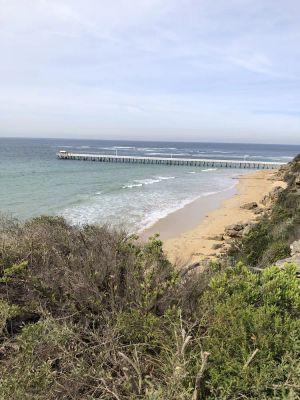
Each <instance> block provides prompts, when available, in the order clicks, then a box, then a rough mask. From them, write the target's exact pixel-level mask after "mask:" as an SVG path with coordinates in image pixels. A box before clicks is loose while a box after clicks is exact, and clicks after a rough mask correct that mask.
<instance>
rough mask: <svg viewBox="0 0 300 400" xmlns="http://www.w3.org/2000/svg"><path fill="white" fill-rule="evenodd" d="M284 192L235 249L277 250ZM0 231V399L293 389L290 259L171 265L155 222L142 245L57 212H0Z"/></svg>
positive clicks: (284, 222)
mask: <svg viewBox="0 0 300 400" xmlns="http://www.w3.org/2000/svg"><path fill="white" fill-rule="evenodd" d="M289 179H293V177H291V176H290V177H289ZM291 185H293V183H291ZM290 187H292V186H290ZM291 193H292V192H291V191H289V190H287V191H286V192H284V194H283V197H282V198H281V199H280V200H279V202H278V204H276V206H275V207H274V210H273V211H272V214H271V217H270V221H268V220H267V219H265V220H264V222H263V223H260V224H259V226H258V227H257V228H256V229H255V230H254V231H253V232H251V235H253V237H252V236H250V235H249V238H248V239H247V240H245V241H243V253H241V254H242V256H241V257H240V258H244V259H245V260H248V261H249V260H250V261H251V263H253V264H256V263H262V262H263V263H266V262H267V260H272V261H270V265H271V264H272V262H273V260H276V258H277V257H278V254H280V255H285V254H286V244H287V243H288V241H289V240H290V238H291V235H292V236H293V235H294V233H295V232H296V229H297V228H296V227H297V218H298V217H297V215H296V213H295V212H294V213H292V207H299V203H298V202H297V200H294V197H293V198H292V197H290V196H294V194H295V192H293V195H292V194H291ZM295 201H296V202H295ZM296 209H297V208H296ZM276 218H277V219H276ZM275 220H276V221H279V225H278V224H277V227H276V228H275V225H274V221H275ZM271 221H272V222H271ZM267 224H270V225H267ZM291 226H292V227H293V228H292V229H290V227H291ZM268 227H269V228H268ZM287 227H289V228H287ZM268 229H271V230H268ZM254 238H255V239H254ZM0 239H1V247H0V340H1V345H0V398H1V399H3V400H8V399H14V400H21V399H22V400H26V399H28V400H29V399H30V400H42V399H49V400H57V399H70V400H74V399H75V400H77V399H78V400H79V399H86V400H95V399H103V400H110V399H116V400H122V399H130V400H133V399H145V400H199V399H215V400H216V399H218V400H219V399H257V400H258V399H259V400H261V399H274V400H275V399H289V400H292V399H298V398H300V384H299V382H300V318H299V317H300V285H299V279H297V277H296V273H295V271H296V266H293V265H291V264H290V265H287V266H286V267H285V268H284V269H279V268H278V267H274V266H269V267H267V268H265V269H264V270H263V272H262V273H260V274H254V273H252V272H251V271H250V270H249V269H248V268H247V267H246V266H245V265H246V264H244V263H242V262H239V263H236V264H234V265H233V264H232V265H231V266H229V265H225V264H211V265H210V266H209V267H207V268H206V269H204V270H203V271H202V270H201V273H197V274H196V273H195V270H190V269H181V270H178V269H176V268H174V266H172V265H171V264H170V263H169V261H168V260H167V259H166V257H165V255H164V253H163V250H162V242H161V241H160V240H159V237H157V236H155V237H153V238H151V239H150V240H149V242H148V243H146V244H144V245H142V244H139V242H138V241H137V240H136V237H134V236H127V235H126V234H125V233H124V232H118V231H114V230H112V229H109V228H107V227H98V226H83V227H78V226H71V225H69V224H68V223H67V222H66V221H65V220H64V219H62V218H58V217H39V218H35V219H33V220H31V221H27V222H25V223H20V222H19V221H16V220H12V219H6V218H2V220H1V221H0ZM257 255H259V257H258V258H255V257H256V256H257ZM262 260H264V261H262Z"/></svg>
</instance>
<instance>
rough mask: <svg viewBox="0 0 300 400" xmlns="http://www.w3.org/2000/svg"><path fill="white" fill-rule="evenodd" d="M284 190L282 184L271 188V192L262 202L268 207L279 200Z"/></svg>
mask: <svg viewBox="0 0 300 400" xmlns="http://www.w3.org/2000/svg"><path fill="white" fill-rule="evenodd" d="M283 190H284V188H282V187H281V186H276V187H275V188H274V189H272V190H271V192H270V193H269V194H267V195H266V196H265V197H264V198H263V199H262V201H261V204H263V205H264V206H266V207H268V206H271V205H272V204H274V203H275V202H276V201H277V200H278V197H279V196H280V193H281V192H282V191H283Z"/></svg>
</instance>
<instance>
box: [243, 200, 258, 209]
mask: <svg viewBox="0 0 300 400" xmlns="http://www.w3.org/2000/svg"><path fill="white" fill-rule="evenodd" d="M257 207H258V204H257V203H256V201H252V202H251V203H246V204H244V205H243V206H241V208H242V209H243V210H250V211H251V210H255V209H256V208H257Z"/></svg>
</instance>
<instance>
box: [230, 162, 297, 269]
mask: <svg viewBox="0 0 300 400" xmlns="http://www.w3.org/2000/svg"><path fill="white" fill-rule="evenodd" d="M284 180H285V181H286V182H287V188H286V189H285V190H282V191H279V192H278V196H277V198H276V201H275V203H274V204H273V205H272V208H271V210H270V214H264V215H263V216H262V217H261V219H260V221H259V223H258V224H257V225H256V226H255V227H254V228H253V229H252V230H251V232H250V233H249V234H248V235H247V236H246V237H245V238H243V239H242V240H241V241H238V243H236V246H234V247H233V248H232V250H231V255H232V256H233V258H234V259H235V260H242V261H243V262H244V263H246V264H247V265H250V266H258V267H266V266H268V265H270V264H272V263H275V262H276V261H277V260H281V259H284V258H286V257H289V255H290V244H291V243H292V242H293V241H294V240H296V239H298V238H299V237H300V156H297V157H296V158H295V159H294V161H293V162H292V163H291V164H289V166H288V168H287V169H286V171H285V174H284Z"/></svg>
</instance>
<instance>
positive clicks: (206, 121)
mask: <svg viewBox="0 0 300 400" xmlns="http://www.w3.org/2000/svg"><path fill="white" fill-rule="evenodd" d="M299 17H300V6H299V3H298V2H297V1H296V0H295V1H294V0H287V1H286V3H285V7H284V8H283V7H282V6H280V4H279V3H278V2H274V1H271V0H265V1H264V2H261V1H259V0H226V1H225V0H220V1H218V2H211V1H208V0H202V1H201V2H199V1H198V0H139V1H138V0H131V1H130V2H128V1H127V0H101V2H99V1H97V0H85V1H83V0H59V1H58V0H27V1H26V2H24V1H22V0H9V1H8V0H0V57H1V63H0V86H1V92H0V135H8V134H9V135H20V134H24V135H25V134H30V132H39V134H43V135H46V136H49V135H52V136H57V132H60V133H62V134H63V135H71V134H72V132H74V124H75V125H76V121H77V122H78V124H77V126H78V127H80V129H82V135H83V136H84V135H95V134H96V133H95V132H98V133H97V134H99V135H101V134H103V132H104V131H106V132H108V131H109V132H115V133H114V136H115V137H116V135H117V136H120V137H121V136H122V135H123V137H125V138H126V137H127V135H128V132H130V131H131V130H132V129H136V130H137V131H139V132H141V138H146V136H145V135H144V136H143V128H145V127H147V131H148V130H149V129H150V127H151V129H152V131H151V138H155V135H157V137H161V132H162V131H165V132H166V130H168V131H170V132H172V127H173V128H174V129H173V132H175V131H176V129H177V130H178V129H182V130H183V131H185V132H186V131H189V132H194V133H193V135H192V134H191V135H192V136H193V137H192V138H193V139H196V137H195V135H196V133H195V132H198V134H199V135H200V133H201V135H202V136H201V138H202V139H205V137H204V136H205V132H210V133H209V135H208V137H209V139H211V138H212V137H211V132H214V137H215V138H216V139H218V140H220V139H223V140H226V138H228V137H229V136H230V132H231V131H235V132H238V130H239V132H240V134H241V135H242V136H241V139H243V140H247V135H249V132H250V131H251V129H252V130H253V132H252V137H253V138H255V137H257V138H261V135H262V132H263V133H264V134H265V138H266V140H267V139H268V138H271V139H272V137H274V135H273V136H272V134H271V132H272V131H273V132H276V134H277V135H281V136H280V137H281V139H280V140H282V141H285V140H287V138H289V139H288V140H290V141H292V140H294V141H295V142H297V141H299V134H298V133H299V128H300V126H299V119H298V118H296V117H295V116H294V114H293V113H294V110H297V109H299V107H300V90H299V89H300V88H299V78H300V77H299V70H300V49H299V46H298V42H299V39H300V28H299V24H298V20H299ZM272 110H277V111H280V112H279V113H275V114H274V113H272ZM260 111H261V113H260ZM269 111H270V112H269ZM85 124H86V125H85ZM84 126H86V129H85V128H84ZM284 126H285V127H286V128H287V129H289V132H290V133H288V134H287V133H286V132H285V131H284ZM45 127H47V128H45ZM78 129H79V128H78ZM78 129H77V128H76V131H77V130H78ZM145 129H146V128H145ZM243 132H244V133H243ZM78 135H79V132H78ZM203 135H204V136H203ZM99 137H100V136H99ZM169 138H171V137H169ZM174 139H175V137H174ZM253 140H254V139H253ZM276 140H277V138H276Z"/></svg>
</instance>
